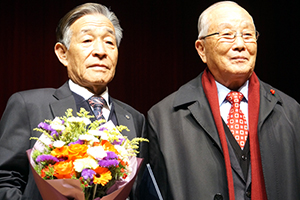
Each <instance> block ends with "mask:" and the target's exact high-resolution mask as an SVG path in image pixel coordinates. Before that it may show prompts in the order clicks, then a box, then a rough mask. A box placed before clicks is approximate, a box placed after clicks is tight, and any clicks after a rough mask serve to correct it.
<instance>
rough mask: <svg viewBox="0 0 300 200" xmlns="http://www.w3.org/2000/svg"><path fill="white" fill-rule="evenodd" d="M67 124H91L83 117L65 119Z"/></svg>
mask: <svg viewBox="0 0 300 200" xmlns="http://www.w3.org/2000/svg"><path fill="white" fill-rule="evenodd" d="M67 121H68V122H70V123H80V122H83V123H84V124H85V125H88V124H90V123H91V120H89V118H85V117H82V118H81V117H69V118H68V119H67Z"/></svg>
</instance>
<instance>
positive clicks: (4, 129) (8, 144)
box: [0, 83, 145, 200]
mask: <svg viewBox="0 0 300 200" xmlns="http://www.w3.org/2000/svg"><path fill="white" fill-rule="evenodd" d="M111 101H112V104H113V106H112V107H113V109H114V113H115V116H116V119H117V121H118V123H119V125H124V126H127V127H128V128H129V130H130V132H127V133H125V132H123V134H125V135H127V136H128V137H129V139H132V138H133V137H144V131H145V117H144V116H143V115H142V114H141V113H139V112H138V111H136V110H135V109H133V108H132V107H130V106H129V105H127V104H125V103H122V102H120V101H118V100H116V99H113V98H111ZM76 103H77V106H76ZM76 103H75V100H74V96H73V95H72V92H71V91H70V89H69V85H68V84H67V83H65V84H64V85H63V86H62V87H60V88H59V89H53V88H47V89H36V90H29V91H24V92H18V93H16V94H14V95H12V96H11V98H10V99H9V101H8V104H7V107H6V109H5V111H4V114H3V116H2V119H1V122H0V199H1V200H5V199H7V200H16V199H30V200H33V199H34V200H38V199H42V198H41V197H40V194H39V192H38V189H37V187H36V185H35V182H34V179H33V176H32V174H31V170H30V168H29V163H28V160H27V157H26V150H27V149H30V148H32V147H33V145H34V143H35V140H29V138H30V137H39V136H40V134H41V133H39V132H36V131H33V129H34V128H36V127H37V125H38V124H39V123H40V122H43V121H44V120H45V119H53V118H54V117H55V116H63V115H65V111H66V109H68V108H72V109H73V112H74V115H75V113H76V111H77V110H78V108H77V107H78V106H83V107H85V108H86V109H90V108H89V106H88V104H87V103H86V102H85V101H84V102H76ZM78 103H79V104H78Z"/></svg>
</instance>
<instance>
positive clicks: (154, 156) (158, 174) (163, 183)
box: [147, 110, 173, 200]
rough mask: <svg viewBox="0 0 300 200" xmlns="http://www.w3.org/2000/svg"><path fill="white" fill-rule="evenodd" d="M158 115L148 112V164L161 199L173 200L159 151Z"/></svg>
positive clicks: (163, 161)
mask: <svg viewBox="0 0 300 200" xmlns="http://www.w3.org/2000/svg"><path fill="white" fill-rule="evenodd" d="M158 116H159V115H155V113H154V112H153V111H151V110H150V111H149V112H148V117H147V118H148V124H147V133H148V139H149V148H148V154H149V157H148V159H149V163H150V166H151V168H152V170H153V174H154V177H155V179H156V181H157V184H158V187H159V189H160V192H161V195H162V196H163V199H166V200H167V199H173V197H172V194H171V192H170V186H169V183H168V176H167V168H166V165H165V160H164V156H163V154H162V152H161V149H160V141H159V134H160V133H159V130H158V127H159V124H158V123H159V120H158V119H157V118H159V117H158Z"/></svg>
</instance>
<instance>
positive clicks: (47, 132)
mask: <svg viewBox="0 0 300 200" xmlns="http://www.w3.org/2000/svg"><path fill="white" fill-rule="evenodd" d="M92 117H93V116H91V115H89V112H87V111H86V110H85V109H83V108H82V109H81V110H80V112H79V113H77V117H74V116H73V114H72V109H68V110H67V111H66V116H63V117H56V118H55V119H54V120H45V122H41V123H40V124H39V125H38V128H35V129H34V130H36V131H40V132H42V133H43V134H42V135H41V137H40V138H31V139H36V140H37V142H36V144H35V145H34V147H33V149H31V150H28V151H27V154H28V158H29V160H30V163H31V168H32V173H33V175H34V178H35V181H36V183H37V186H38V188H39V190H40V193H41V195H42V197H43V199H47V198H48V199H54V197H53V196H52V197H51V198H50V196H51V195H56V193H57V195H56V196H55V199H68V198H71V199H78V200H84V199H85V200H90V199H91V200H94V199H100V198H102V197H103V198H102V199H117V198H116V197H118V196H120V198H119V199H126V197H127V196H128V195H129V193H130V190H131V187H132V185H133V182H134V179H135V177H136V175H137V172H138V169H139V166H140V164H141V160H140V159H139V158H136V154H137V153H138V152H137V149H138V147H139V146H138V144H139V142H142V141H148V140H147V139H143V138H134V139H132V140H129V139H128V138H127V137H126V136H124V135H122V134H121V132H122V131H123V130H128V129H127V127H125V126H122V125H120V126H114V124H113V123H112V122H111V121H109V122H105V121H104V120H95V121H94V122H91V121H90V118H92ZM50 191H53V192H50ZM50 193H51V195H50V196H49V194H50Z"/></svg>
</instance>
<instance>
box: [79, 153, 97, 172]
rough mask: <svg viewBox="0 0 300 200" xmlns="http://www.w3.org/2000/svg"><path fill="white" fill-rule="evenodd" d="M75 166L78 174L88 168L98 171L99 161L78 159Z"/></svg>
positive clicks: (89, 158) (88, 158)
mask: <svg viewBox="0 0 300 200" xmlns="http://www.w3.org/2000/svg"><path fill="white" fill-rule="evenodd" d="M73 164H74V169H75V171H76V172H81V171H82V170H83V169H86V168H89V169H96V168H97V167H98V166H99V165H98V163H97V161H96V160H95V159H93V158H91V157H87V158H82V159H76V160H75V161H74V162H73Z"/></svg>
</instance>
